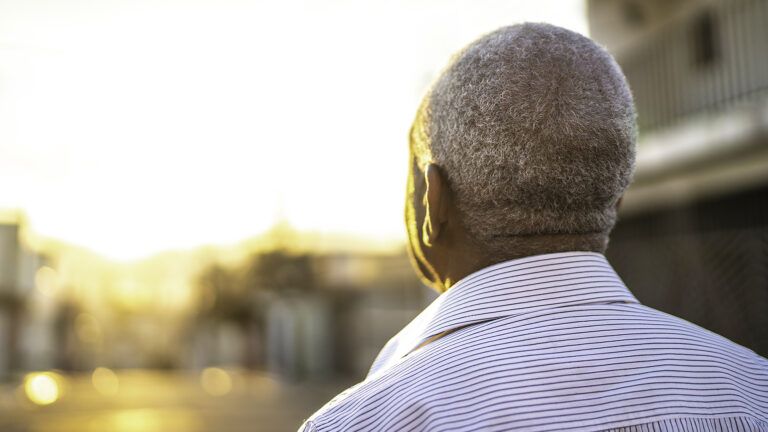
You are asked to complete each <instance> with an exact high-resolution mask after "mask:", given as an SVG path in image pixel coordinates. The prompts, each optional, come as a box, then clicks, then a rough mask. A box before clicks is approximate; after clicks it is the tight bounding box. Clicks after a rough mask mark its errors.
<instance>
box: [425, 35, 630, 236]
mask: <svg viewBox="0 0 768 432" xmlns="http://www.w3.org/2000/svg"><path fill="white" fill-rule="evenodd" d="M636 135H637V126H636V115H635V109H634V105H633V102H632V95H631V93H630V90H629V87H628V85H627V82H626V79H625V78H624V75H623V73H622V72H621V69H620V68H619V66H618V65H617V64H616V62H615V61H614V59H613V58H612V57H611V55H610V54H608V53H607V52H606V51H605V50H604V49H603V48H601V47H600V46H598V45H597V44H595V43H594V42H592V41H591V40H590V39H588V38H587V37H584V36H582V35H579V34H578V33H575V32H572V31H569V30H566V29H563V28H559V27H556V26H552V25H549V24H531V23H525V24H519V25H513V26H509V27H503V28H501V29H499V30H496V31H495V32H493V33H490V34H488V35H486V36H484V37H482V38H480V39H479V40H477V41H475V42H473V43H472V44H470V45H469V46H468V47H466V48H465V49H464V50H463V51H461V52H459V53H458V54H457V55H456V56H455V57H454V58H453V60H452V61H451V63H450V64H449V65H448V67H447V68H446V69H445V70H444V71H443V73H442V74H441V76H440V77H439V78H438V79H437V81H436V82H435V83H434V84H433V86H432V88H431V90H430V91H429V93H428V94H427V96H426V97H425V99H424V102H423V103H422V106H421V107H420V109H419V113H418V114H417V118H416V121H415V122H414V127H413V129H412V131H411V150H412V151H413V152H414V156H415V157H416V161H417V163H419V165H420V166H422V167H424V166H425V164H426V163H429V162H433V163H435V164H437V165H438V166H439V167H440V168H441V169H442V170H443V171H444V173H445V175H446V176H447V180H448V184H449V186H450V188H451V190H452V191H453V193H454V196H455V201H456V205H457V208H458V210H459V213H460V216H461V218H462V222H463V223H464V225H465V228H466V229H467V230H468V231H469V232H470V234H471V235H472V237H473V238H474V239H475V240H476V241H478V242H479V243H480V244H482V245H484V246H487V247H488V248H490V249H491V250H496V251H503V250H505V249H507V248H508V245H509V242H510V239H511V238H514V237H521V236H522V237H529V236H542V235H543V236H554V237H555V238H563V237H564V236H565V237H567V236H569V235H579V236H581V237H584V238H588V239H591V240H589V241H588V242H587V243H588V245H587V246H584V247H583V248H586V249H599V250H603V249H604V248H605V246H606V244H607V239H608V234H609V232H610V230H611V229H612V228H613V225H614V224H615V222H616V204H617V201H618V200H619V199H620V197H621V196H622V194H623V192H624V190H625V188H626V187H627V185H628V184H629V182H630V179H631V176H632V171H633V169H634V159H635V141H636ZM574 247H575V248H578V247H580V246H579V245H578V244H577V245H569V246H565V249H568V248H574Z"/></svg>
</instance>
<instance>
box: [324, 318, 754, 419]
mask: <svg viewBox="0 0 768 432" xmlns="http://www.w3.org/2000/svg"><path fill="white" fill-rule="evenodd" d="M723 392H725V393H726V394H727V398H726V399H727V401H728V402H727V403H724V402H723V401H724V398H723V394H724V393H723ZM755 398H757V399H758V400H759V401H764V402H759V403H757V404H756V403H754V399H755ZM691 404H693V407H694V408H693V410H694V411H696V410H697V409H701V410H704V411H707V410H709V411H707V412H708V413H711V412H713V411H712V410H711V407H715V409H714V411H717V408H716V407H717V406H719V405H723V406H728V407H731V408H729V409H731V410H733V409H734V407H736V409H738V410H747V411H749V412H750V413H751V414H750V415H752V414H754V416H755V417H756V418H762V419H766V418H768V362H766V361H765V359H762V358H761V357H759V356H757V355H755V354H754V353H752V352H751V351H749V350H748V349H746V348H743V347H741V346H739V345H736V344H734V343H732V342H730V341H728V340H727V339H725V338H722V337H720V336H718V335H716V334H714V333H711V332H708V331H706V330H704V329H702V328H700V327H697V326H695V325H693V324H691V323H688V322H686V321H684V320H681V319H678V318H675V317H673V316H670V315H667V314H664V313H661V312H658V311H656V310H653V309H650V308H647V307H644V306H640V305H624V304H608V305H589V306H580V307H564V308H554V309H549V310H541V311H536V312H533V313H527V314H522V315H520V316H512V317H508V318H503V319H498V320H492V321H488V322H485V323H481V324H476V325H473V326H469V327H467V328H463V329H460V330H457V331H455V332H453V333H451V334H449V335H447V336H445V337H443V338H441V339H438V340H436V341H435V342H432V343H430V344H428V345H426V346H424V347H422V348H419V349H418V350H416V351H414V352H412V353H411V354H409V355H408V356H406V357H404V358H402V359H400V360H398V361H396V362H394V363H393V364H392V365H390V366H388V367H387V368H385V369H383V370H379V371H378V372H376V373H374V374H372V375H371V376H369V377H368V378H367V379H366V381H364V382H363V383H361V384H359V385H358V386H356V387H354V388H352V389H351V390H350V391H348V392H346V393H345V394H343V395H342V396H341V397H340V398H337V399H336V400H335V401H333V402H331V404H329V405H330V406H328V407H327V408H325V409H323V410H321V412H320V413H319V414H318V416H317V418H315V419H314V422H315V425H316V428H317V430H318V431H323V430H361V431H369V430H409V429H413V430H445V429H451V430H473V428H475V429H474V430H477V428H478V425H484V426H483V427H479V429H487V430H496V429H503V428H501V426H504V427H509V426H514V427H515V428H525V429H530V430H536V429H542V430H545V429H547V428H549V429H550V430H551V429H558V428H561V427H564V426H565V425H572V424H582V425H585V429H586V428H587V427H586V426H587V425H591V426H594V428H597V429H595V430H599V428H600V427H603V426H605V427H604V428H606V429H607V428H608V427H613V426H614V425H616V424H618V423H617V422H619V420H622V421H626V420H627V418H630V419H637V421H638V422H639V421H641V420H642V419H647V418H656V417H659V418H661V417H663V416H664V415H669V414H670V412H671V411H670V410H672V411H674V410H675V409H677V410H680V409H681V408H680V407H681V406H689V405H691ZM705 406H710V408H707V409H704V407H705ZM630 407H631V408H630ZM672 407H677V408H672ZM724 409H725V408H724ZM596 411H599V412H600V414H599V415H597V414H596ZM704 414H705V413H704V412H703V411H702V415H704ZM761 416H762V417H761Z"/></svg>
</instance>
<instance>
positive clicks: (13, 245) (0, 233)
mask: <svg viewBox="0 0 768 432" xmlns="http://www.w3.org/2000/svg"><path fill="white" fill-rule="evenodd" d="M44 264H45V259H44V257H42V256H41V255H39V254H37V253H35V252H33V251H31V250H29V249H27V248H25V247H24V246H23V245H22V243H21V242H20V240H19V225H18V224H15V223H14V224H0V347H2V350H0V379H3V378H7V377H8V376H9V375H10V374H11V373H12V372H13V371H15V370H18V369H23V368H25V366H26V359H27V358H29V357H32V356H30V355H28V354H35V353H39V352H41V351H42V352H45V354H47V355H46V356H45V357H48V358H50V357H51V355H50V354H51V353H50V351H52V347H53V344H54V341H53V338H52V337H50V336H52V335H51V334H50V332H51V331H52V315H51V314H50V313H47V312H50V310H48V311H47V312H46V311H45V310H42V309H45V306H41V308H33V307H30V302H29V299H30V297H31V293H32V292H33V291H34V289H35V285H36V283H35V282H36V276H38V270H39V269H40V268H42V267H43V265H44ZM35 306H38V305H35Z"/></svg>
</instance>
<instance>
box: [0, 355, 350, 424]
mask: <svg viewBox="0 0 768 432" xmlns="http://www.w3.org/2000/svg"><path fill="white" fill-rule="evenodd" d="M217 371H221V370H220V369H219V370H217ZM115 376H116V377H117V378H118V381H116V382H119V387H117V386H113V388H112V389H111V390H112V391H107V392H106V393H113V394H111V395H105V394H104V393H105V391H104V390H105V389H104V387H103V386H102V388H98V387H99V386H98V385H96V386H95V385H94V384H95V382H94V380H92V376H91V375H90V374H83V375H74V376H72V375H70V376H66V377H64V378H63V379H62V380H61V382H62V384H61V393H60V398H59V399H58V400H56V401H55V402H54V403H51V404H50V405H45V406H37V405H35V404H33V403H32V402H30V400H29V398H28V395H27V394H25V390H24V386H4V387H2V394H1V395H0V430H2V431H4V432H21V431H23V432H33V431H34V432H37V431H40V432H42V431H45V432H70V431H79V432H90V431H93V432H95V431H100V432H102V431H112V432H134V431H135V432H139V431H142V432H154V431H179V432H205V431H259V432H271V431H276V432H277V431H292V430H296V429H297V428H298V427H299V426H300V424H301V422H302V420H303V419H304V418H306V417H307V416H309V415H310V414H311V413H312V412H314V411H315V410H316V409H317V408H319V407H320V406H321V405H322V404H324V403H325V402H327V401H328V400H329V399H330V398H331V397H333V396H334V395H335V394H337V393H338V392H339V391H341V390H342V387H344V386H345V385H342V384H340V383H338V382H336V381H334V383H333V384H322V383H314V384H307V383H300V384H298V383H297V384H292V383H287V382H280V381H278V380H276V379H274V378H271V377H269V376H267V375H264V374H257V373H252V372H250V373H237V372H227V373H226V375H225V374H221V375H220V376H218V377H216V376H214V377H213V380H211V379H210V377H209V379H208V382H206V379H205V378H203V379H202V380H201V376H200V375H199V374H196V373H194V372H157V371H144V370H131V371H123V372H118V373H117V374H116V375H115ZM113 384H114V383H113ZM348 384H350V385H351V383H348ZM107 390H110V389H107ZM216 394H219V395H218V396H216Z"/></svg>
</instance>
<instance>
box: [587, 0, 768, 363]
mask: <svg viewBox="0 0 768 432" xmlns="http://www.w3.org/2000/svg"><path fill="white" fill-rule="evenodd" d="M588 18H589V24H590V32H591V35H592V37H593V38H595V39H596V40H597V41H598V42H600V43H602V44H604V45H605V46H606V47H607V48H608V49H609V51H611V52H612V53H613V54H614V55H615V57H616V59H617V61H618V62H619V63H620V65H621V66H622V68H623V70H624V72H625V74H626V76H627V79H628V80H629V83H630V86H631V88H632V91H633V94H634V97H635V102H636V104H637V109H638V123H639V127H640V136H639V144H638V145H639V148H638V166H637V172H636V175H635V180H634V183H633V184H632V186H631V187H630V190H629V191H628V193H627V195H626V197H625V200H624V203H623V209H622V211H621V213H620V219H621V220H620V222H619V224H618V225H617V227H616V229H615V231H614V233H613V235H612V240H611V245H610V247H609V251H608V255H609V258H610V259H611V261H612V262H613V263H614V265H615V266H616V267H617V269H618V271H619V273H620V274H621V275H622V277H623V278H624V279H625V281H626V282H627V283H628V285H629V286H630V288H631V289H632V290H633V292H634V293H635V294H636V295H637V297H638V298H639V299H640V300H641V301H643V302H644V303H645V304H647V305H649V306H653V307H656V308H658V309H661V310H664V311H668V312H670V313H673V314H675V315H679V316H681V317H683V318H685V319H688V320H690V321H692V322H694V323H697V324H699V325H701V326H703V327H706V328H708V329H711V330H713V331H716V332H718V333H720V334H723V335H724V336H726V337H728V338H730V339H732V340H734V341H736V342H738V343H741V344H744V345H746V346H748V347H750V348H752V349H754V350H755V351H757V352H758V353H760V354H762V355H768V56H767V55H766V52H768V1H766V0H711V1H710V0H707V1H704V0H643V1H637V0H589V1H588Z"/></svg>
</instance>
